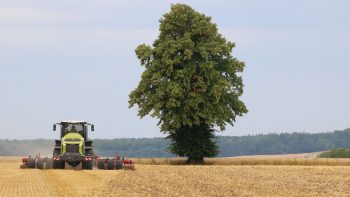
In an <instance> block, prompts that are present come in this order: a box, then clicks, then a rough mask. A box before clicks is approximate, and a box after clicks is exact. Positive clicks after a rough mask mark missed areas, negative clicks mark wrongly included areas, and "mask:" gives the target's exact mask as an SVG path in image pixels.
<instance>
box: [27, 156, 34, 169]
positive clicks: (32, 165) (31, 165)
mask: <svg viewBox="0 0 350 197" xmlns="http://www.w3.org/2000/svg"><path fill="white" fill-rule="evenodd" d="M28 168H35V158H30V159H29V160H28Z"/></svg>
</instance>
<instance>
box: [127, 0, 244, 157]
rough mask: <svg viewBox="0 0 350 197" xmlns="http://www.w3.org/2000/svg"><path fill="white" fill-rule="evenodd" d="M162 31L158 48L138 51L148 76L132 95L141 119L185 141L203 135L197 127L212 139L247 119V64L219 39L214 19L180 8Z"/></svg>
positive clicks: (162, 21)
mask: <svg viewBox="0 0 350 197" xmlns="http://www.w3.org/2000/svg"><path fill="white" fill-rule="evenodd" d="M159 30H160V34H159V36H158V38H157V39H156V40H155V41H154V43H153V46H152V47H151V46H147V45H145V44H142V45H139V46H138V47H137V49H136V50H135V52H136V55H137V57H138V59H139V60H140V62H141V65H143V66H145V68H146V70H145V71H144V72H143V74H142V76H141V81H140V83H139V84H138V86H137V88H136V89H135V90H134V91H132V92H131V93H130V95H129V98H130V99H129V104H130V107H133V106H134V105H135V104H136V105H138V107H139V116H140V117H141V118H142V117H144V116H146V115H151V116H152V117H155V118H158V119H159V123H158V125H160V129H161V131H162V132H164V133H168V134H170V139H174V140H175V139H176V140H182V139H181V138H178V137H174V136H175V135H176V134H174V133H176V132H182V131H183V130H186V131H187V132H194V133H198V132H196V129H195V128H196V127H203V128H204V127H205V128H208V129H209V130H207V131H204V130H202V131H203V132H207V133H208V132H209V133H211V132H210V131H212V130H211V129H212V128H214V127H218V128H220V130H221V131H223V130H224V129H225V126H226V124H231V125H233V123H234V122H235V120H236V117H237V116H242V115H243V114H245V113H247V108H246V107H245V105H244V103H243V102H242V101H241V100H240V99H239V97H240V96H241V95H242V93H243V82H242V78H241V76H240V75H239V73H241V72H243V68H244V63H243V62H240V61H238V60H237V59H235V58H233V57H232V55H231V52H232V49H233V48H234V46H235V45H234V43H231V42H229V41H227V40H226V39H225V38H224V37H223V36H222V35H221V34H219V33H218V29H217V27H216V24H214V23H212V22H211V18H210V17H207V16H205V15H203V14H200V13H198V12H196V11H195V10H193V9H192V8H191V7H189V6H187V5H184V4H175V5H172V6H171V11H170V12H169V13H166V14H165V15H164V16H163V18H162V19H160V28H159ZM190 128H193V129H190ZM181 136H182V134H181ZM191 136H192V137H193V138H191V139H195V138H196V137H195V136H193V135H191ZM208 136H209V135H208ZM198 137H201V136H200V135H199V136H198ZM173 142H174V141H173ZM207 142H213V141H212V140H211V139H207ZM173 144H174V143H173ZM175 144H176V143H175ZM201 146H203V147H204V146H205V145H201ZM200 149H202V148H200ZM171 150H178V147H173V148H171ZM212 150H213V151H214V149H212ZM186 152H187V151H186ZM176 153H177V152H176ZM213 153H215V151H214V152H213ZM204 155H205V154H204ZM209 155H212V154H211V153H210V154H208V155H205V156H209ZM188 156H189V155H188Z"/></svg>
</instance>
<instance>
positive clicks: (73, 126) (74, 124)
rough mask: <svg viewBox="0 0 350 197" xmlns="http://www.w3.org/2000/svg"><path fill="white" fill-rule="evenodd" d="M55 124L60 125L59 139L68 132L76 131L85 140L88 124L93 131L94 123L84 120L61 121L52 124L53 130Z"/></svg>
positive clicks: (86, 138)
mask: <svg viewBox="0 0 350 197" xmlns="http://www.w3.org/2000/svg"><path fill="white" fill-rule="evenodd" d="M56 125H61V135H60V138H61V139H62V138H63V137H64V136H66V135H67V134H69V133H78V134H80V135H81V136H82V137H83V138H84V140H85V141H87V140H88V126H89V125H91V131H94V125H93V124H90V123H87V122H85V121H62V122H60V123H56V124H54V125H53V130H54V131H55V130H56Z"/></svg>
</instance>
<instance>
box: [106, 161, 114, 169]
mask: <svg viewBox="0 0 350 197" xmlns="http://www.w3.org/2000/svg"><path fill="white" fill-rule="evenodd" d="M107 169H108V170H114V169H115V168H114V159H110V160H108V163H107Z"/></svg>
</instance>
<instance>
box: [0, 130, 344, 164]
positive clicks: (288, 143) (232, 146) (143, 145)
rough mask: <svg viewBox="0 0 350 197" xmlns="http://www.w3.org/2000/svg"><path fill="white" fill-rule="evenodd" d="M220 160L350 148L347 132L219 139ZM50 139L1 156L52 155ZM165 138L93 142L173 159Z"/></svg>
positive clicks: (12, 143) (3, 149)
mask: <svg viewBox="0 0 350 197" xmlns="http://www.w3.org/2000/svg"><path fill="white" fill-rule="evenodd" d="M217 141H218V144H219V147H220V154H219V155H218V156H219V157H230V156H239V155H259V154H290V153H304V152H317V151H324V150H329V149H333V148H338V147H350V129H346V130H343V131H334V132H327V133H316V134H310V133H281V134H261V135H248V136H242V137H234V136H218V137H217ZM53 144H54V141H53V140H47V139H35V140H0V155H3V156H18V155H34V154H37V153H41V154H42V155H51V154H52V149H53ZM167 146H168V141H167V140H166V139H164V138H137V139H133V138H128V139H95V140H94V147H95V152H97V153H98V154H100V155H103V156H113V155H115V154H116V153H118V154H119V155H124V156H127V157H175V155H173V154H171V153H169V152H168V151H167Z"/></svg>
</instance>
